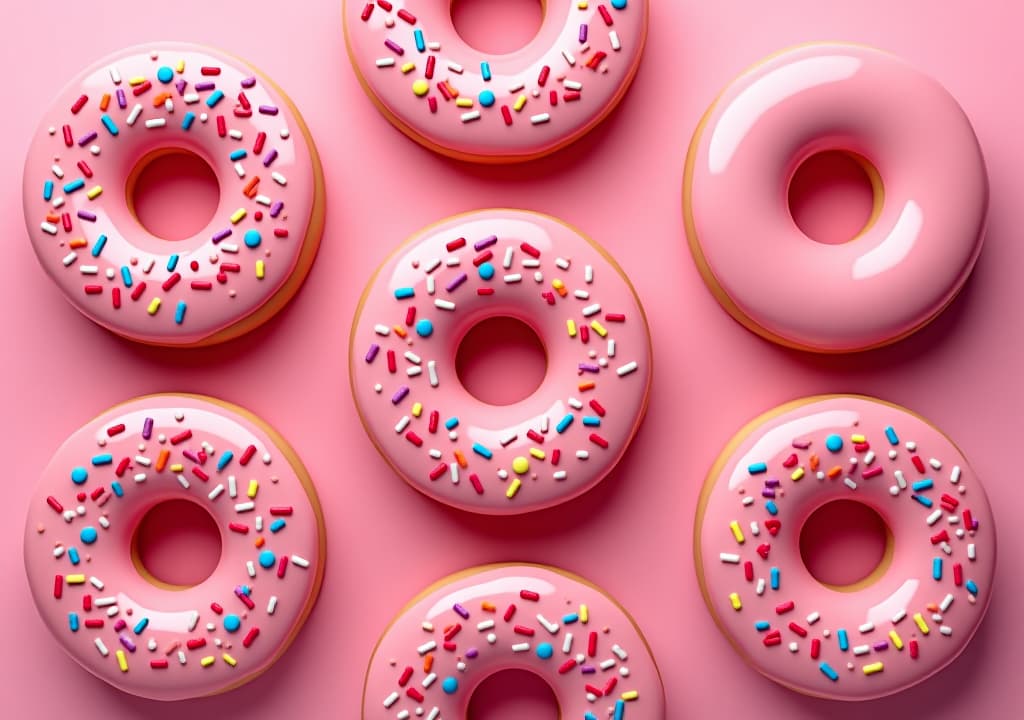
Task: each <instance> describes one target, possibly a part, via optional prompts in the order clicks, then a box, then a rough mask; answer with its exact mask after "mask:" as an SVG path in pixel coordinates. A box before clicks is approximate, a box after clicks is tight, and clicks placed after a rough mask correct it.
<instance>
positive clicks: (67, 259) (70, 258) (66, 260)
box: [61, 250, 78, 267]
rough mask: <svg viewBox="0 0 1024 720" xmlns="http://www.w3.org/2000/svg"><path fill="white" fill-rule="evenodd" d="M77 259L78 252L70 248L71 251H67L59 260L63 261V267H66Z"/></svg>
mask: <svg viewBox="0 0 1024 720" xmlns="http://www.w3.org/2000/svg"><path fill="white" fill-rule="evenodd" d="M77 259H78V253H76V252H75V251H74V250H72V251H71V252H69V253H68V254H67V255H65V256H64V259H63V260H61V262H62V263H64V267H68V266H69V265H70V264H71V263H73V262H74V261H75V260H77Z"/></svg>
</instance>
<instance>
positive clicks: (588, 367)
mask: <svg viewBox="0 0 1024 720" xmlns="http://www.w3.org/2000/svg"><path fill="white" fill-rule="evenodd" d="M580 370H582V371H583V372H589V373H596V372H601V366H600V365H594V364H593V363H580Z"/></svg>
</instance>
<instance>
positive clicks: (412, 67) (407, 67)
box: [402, 62, 416, 74]
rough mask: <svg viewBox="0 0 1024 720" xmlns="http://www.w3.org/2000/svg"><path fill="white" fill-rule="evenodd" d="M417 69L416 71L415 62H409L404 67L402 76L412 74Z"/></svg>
mask: <svg viewBox="0 0 1024 720" xmlns="http://www.w3.org/2000/svg"><path fill="white" fill-rule="evenodd" d="M415 69H416V63H414V62H407V63H406V64H405V65H403V66H402V74H405V73H411V72H412V71H413V70H415Z"/></svg>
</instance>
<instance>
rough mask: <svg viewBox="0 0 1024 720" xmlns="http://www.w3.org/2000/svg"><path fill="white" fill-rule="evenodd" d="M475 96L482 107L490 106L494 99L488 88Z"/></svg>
mask: <svg viewBox="0 0 1024 720" xmlns="http://www.w3.org/2000/svg"><path fill="white" fill-rule="evenodd" d="M477 98H478V99H479V100H480V104H481V105H483V106H484V107H491V106H492V105H494V103H495V101H496V99H495V97H494V93H492V92H491V91H490V90H482V91H481V92H480V94H479V95H478V96H477Z"/></svg>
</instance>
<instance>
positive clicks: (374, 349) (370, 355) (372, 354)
mask: <svg viewBox="0 0 1024 720" xmlns="http://www.w3.org/2000/svg"><path fill="white" fill-rule="evenodd" d="M379 352H380V345H378V344H377V343H372V344H371V345H370V349H369V350H367V351H366V362H368V363H372V362H373V360H374V358H376V357H377V353H379Z"/></svg>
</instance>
